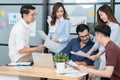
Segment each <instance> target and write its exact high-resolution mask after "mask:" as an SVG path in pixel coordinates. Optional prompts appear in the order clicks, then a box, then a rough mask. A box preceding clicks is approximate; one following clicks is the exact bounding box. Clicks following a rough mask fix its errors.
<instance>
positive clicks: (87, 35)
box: [80, 34, 89, 39]
mask: <svg viewBox="0 0 120 80" xmlns="http://www.w3.org/2000/svg"><path fill="white" fill-rule="evenodd" d="M88 37H89V34H86V35H84V36H80V38H82V39H84V38H88Z"/></svg>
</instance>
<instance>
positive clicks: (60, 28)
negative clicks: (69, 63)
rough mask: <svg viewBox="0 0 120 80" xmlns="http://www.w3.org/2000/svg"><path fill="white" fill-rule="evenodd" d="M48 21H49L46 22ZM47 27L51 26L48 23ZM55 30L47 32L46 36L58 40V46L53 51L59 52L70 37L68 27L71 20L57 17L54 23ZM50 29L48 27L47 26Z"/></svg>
mask: <svg viewBox="0 0 120 80" xmlns="http://www.w3.org/2000/svg"><path fill="white" fill-rule="evenodd" d="M48 23H49V22H48ZM49 27H53V26H51V25H50V24H49ZM55 27H56V28H55V31H54V32H50V30H49V33H48V36H49V38H50V39H51V40H59V42H60V43H59V44H60V46H59V48H58V50H56V51H55V53H59V52H60V51H61V50H62V49H64V48H65V47H66V45H67V43H68V42H69V39H70V28H71V22H70V20H67V19H64V18H62V19H57V20H56V23H55ZM49 29H50V28H49Z"/></svg>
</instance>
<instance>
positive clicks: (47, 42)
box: [38, 31, 60, 52]
mask: <svg viewBox="0 0 120 80" xmlns="http://www.w3.org/2000/svg"><path fill="white" fill-rule="evenodd" d="M38 33H39V35H40V37H41V39H43V40H45V43H44V46H45V47H46V48H48V49H50V51H52V52H57V50H58V48H59V46H60V44H59V43H56V42H54V41H52V40H50V39H49V38H48V36H47V35H46V34H45V32H44V31H38Z"/></svg>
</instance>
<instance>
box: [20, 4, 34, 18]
mask: <svg viewBox="0 0 120 80" xmlns="http://www.w3.org/2000/svg"><path fill="white" fill-rule="evenodd" d="M30 9H31V10H35V9H36V8H35V7H33V6H32V5H28V4H27V5H23V6H22V7H21V8H20V14H21V15H22V18H23V14H28V13H29V12H30V11H29V10H30Z"/></svg>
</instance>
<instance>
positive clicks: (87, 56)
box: [70, 50, 90, 58]
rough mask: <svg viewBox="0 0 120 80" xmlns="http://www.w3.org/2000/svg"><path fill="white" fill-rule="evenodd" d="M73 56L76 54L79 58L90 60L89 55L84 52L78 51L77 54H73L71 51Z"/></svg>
mask: <svg viewBox="0 0 120 80" xmlns="http://www.w3.org/2000/svg"><path fill="white" fill-rule="evenodd" d="M70 52H71V54H75V55H78V56H82V57H86V58H90V56H89V55H87V54H86V53H84V52H83V51H81V50H80V51H77V52H73V51H70Z"/></svg>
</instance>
